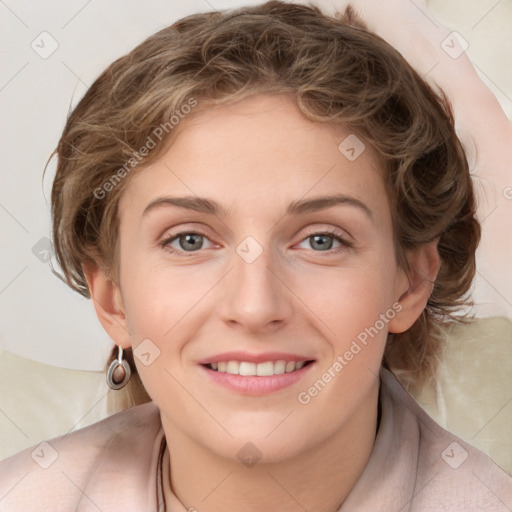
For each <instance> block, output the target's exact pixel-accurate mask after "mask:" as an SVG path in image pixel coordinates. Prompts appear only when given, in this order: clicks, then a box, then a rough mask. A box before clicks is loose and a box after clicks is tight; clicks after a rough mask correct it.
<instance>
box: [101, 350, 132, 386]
mask: <svg viewBox="0 0 512 512" xmlns="http://www.w3.org/2000/svg"><path fill="white" fill-rule="evenodd" d="M131 374H132V371H131V370H130V365H129V364H128V361H126V359H123V347H121V345H119V354H118V356H117V359H114V360H113V361H112V362H111V363H110V366H109V367H108V370H107V384H108V387H109V388H110V389H121V388H122V387H124V386H126V384H127V383H128V381H129V380H130V377H131Z"/></svg>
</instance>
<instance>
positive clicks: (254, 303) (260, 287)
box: [219, 246, 293, 334]
mask: <svg viewBox="0 0 512 512" xmlns="http://www.w3.org/2000/svg"><path fill="white" fill-rule="evenodd" d="M246 247H247V246H246ZM262 248H263V247H262ZM254 250H255V248H254V247H251V251H254ZM258 252H259V250H258ZM253 256H254V255H253ZM251 259H252V258H250V257H249V258H247V257H246V256H245V254H244V252H243V248H239V251H238V252H234V254H233V259H232V262H233V265H232V270H231V272H229V274H228V275H227V276H226V279H225V280H224V285H223V287H222V290H221V298H220V307H219V311H220V316H221V319H222V320H223V321H224V322H226V323H227V324H229V325H230V326H231V327H236V328H238V329H239V330H245V331H247V332H251V333H253V334H257V333H260V334H265V333H270V332H273V331H275V330H276V329H279V328H280V327H282V326H284V325H285V324H287V323H288V322H289V320H290V318H291V316H292V312H293V304H292V298H293V293H292V291H291V290H290V288H289V287H288V286H287V284H286V278H285V276H284V272H283V271H280V269H281V268H282V265H280V264H279V262H278V256H277V255H273V254H272V252H271V250H270V249H267V248H266V247H265V248H263V252H261V254H259V255H258V256H257V257H256V258H255V259H254V260H253V261H251Z"/></svg>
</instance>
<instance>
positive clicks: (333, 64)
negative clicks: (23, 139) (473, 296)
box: [50, 0, 481, 403]
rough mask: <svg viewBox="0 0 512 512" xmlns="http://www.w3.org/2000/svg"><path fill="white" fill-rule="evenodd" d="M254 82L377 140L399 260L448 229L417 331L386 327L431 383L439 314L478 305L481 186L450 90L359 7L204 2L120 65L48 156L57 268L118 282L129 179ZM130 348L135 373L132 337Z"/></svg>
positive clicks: (75, 280)
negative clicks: (474, 288)
mask: <svg viewBox="0 0 512 512" xmlns="http://www.w3.org/2000/svg"><path fill="white" fill-rule="evenodd" d="M257 93H265V94H286V95H288V96H290V97H291V98H293V99H294V100H295V102H296V104H297V107H298V108H299V110H300V112H301V113H302V114H303V115H304V116H305V117H306V118H307V119H309V120H311V121H314V122H319V123H328V124H330V125H332V126H336V125H338V126H345V127H349V128H350V129H351V130H352V131H353V132H354V133H357V134H358V136H360V137H362V138H363V139H364V140H365V141H366V143H368V144H370V145H371V146H372V147H373V148H374V149H375V150H376V151H377V153H378V155H379V156H380V157H381V159H382V162H383V163H384V166H385V171H386V178H385V179H386V186H387V189H388V193H389V198H390V203H391V210H392V211H391V216H392V222H393V236H394V245H395V253H396V258H397V263H398V265H399V266H400V267H402V268H404V269H406V270H407V271H409V269H408V266H407V259H406V254H407V251H408V250H412V249H414V248H416V247H419V246H421V245H422V244H425V243H428V242H431V241H433V240H436V239H437V240H438V252H439V255H440V259H441V267H440V271H439V273H438V275H437V278H436V280H435V283H434V286H433V291H432V294H431V296H430V298H429V299H428V303H427V307H426V308H425V309H424V311H423V312H422V313H421V315H420V316H419V318H418V319H417V321H416V322H415V323H414V325H412V327H411V328H410V329H408V330H407V331H406V332H403V333H400V334H389V335H388V340H387V345H386V349H385V355H384V360H383V364H384V365H385V366H387V367H388V368H391V369H392V370H393V371H394V372H395V374H397V375H400V376H401V378H402V379H403V381H404V382H405V384H406V385H409V386H410V387H413V386H417V385H418V386H419V385H422V384H423V383H425V382H426V381H427V380H429V379H430V378H432V377H433V376H434V375H435V371H436V367H437V361H438V359H439V351H440V348H441V346H442V341H443V330H442V326H443V325H446V324H449V323H453V322H464V321H466V319H467V318H468V314H467V313H466V314H465V315H461V314H460V311H461V309H463V307H464V306H468V305H471V304H472V303H471V301H470V299H469V297H468V291H469V288H470V286H471V282H472V280H473V277H474V274H475V251H476V248H477V246H478V243H479V240H480V229H481V228H480V224H479V223H478V221H477V220H476V216H475V214H476V204H475V197H474V191H473V185H472V181H471V176H470V173H469V167H468V162H467V159H466V155H465V153H464V150H463V147H462V145H461V142H460V141H459V139H458V137H457V135H456V133H455V128H454V118H453V113H452V110H451V106H450V103H449V101H448V100H447V98H446V97H445V95H444V93H443V92H442V91H440V90H437V91H435V90H433V89H432V88H431V87H430V86H429V85H428V84H427V83H426V82H425V81H424V80H423V79H422V78H421V77H420V76H419V75H418V74H417V73H416V72H415V71H414V70H413V68H412V67H411V66H410V65H409V64H408V63H407V62H406V60H405V59H404V58H403V57H402V56H401V54H400V53H399V52H398V51H397V50H395V49H394V48H393V47H391V46H390V45H389V44H388V43H387V42H385V41H384V40H383V39H382V38H380V37H379V36H377V35H376V34H373V33H372V32H370V31H369V30H368V29H367V27H366V26H365V25H364V23H363V22H362V21H361V20H360V19H358V17H357V16H356V14H355V12H354V10H353V9H352V8H351V7H349V8H347V9H346V10H345V11H344V12H343V13H340V12H339V13H336V15H335V17H329V16H325V15H323V14H322V12H321V11H320V10H319V9H318V8H317V7H314V6H306V5H297V4H293V3H283V2H281V1H276V0H273V1H269V2H266V3H264V4H261V5H257V6H250V7H243V8H238V9H229V10H225V11H217V12H207V13H198V14H194V15H190V16H187V17H185V18H183V19H180V20H178V21H177V22H175V23H174V24H172V25H171V26H169V27H167V28H164V29H163V30H160V31H159V32H157V33H156V34H154V35H152V36H151V37H149V38H148V39H146V40H145V41H143V42H142V43H141V44H140V45H139V46H137V47H136V48H134V49H133V50H132V51H131V52H129V53H128V54H127V55H125V56H123V57H121V58H119V59H117V60H116V61H114V62H113V63H112V64H111V65H109V66H108V67H107V68H106V69H105V71H103V73H101V75H100V76H99V77H98V78H97V79H96V80H95V82H94V83H93V84H92V86H91V87H90V88H89V89H88V91H87V92H86V94H85V95H84V96H83V98H82V99H81V101H80V102H79V103H78V104H77V106H76V107H75V108H74V110H73V111H72V112H71V113H70V115H69V116H68V119H67V122H66V125H65V127H64V130H63V132H62V136H61V138H60V140H59V142H58V146H57V148H56V150H55V151H54V152H53V153H52V155H51V156H50V159H51V158H52V157H53V156H54V155H55V154H56V155H57V157H58V162H57V171H56V176H55V179H54V182H53V188H52V196H51V199H52V222H53V232H52V234H53V243H54V246H55V253H56V258H57V262H58V264H59V265H60V267H61V269H62V272H63V276H60V275H59V274H57V275H59V277H60V278H61V279H63V280H64V281H65V282H66V283H67V284H68V285H69V286H70V287H71V288H72V289H74V290H76V291H77V292H78V293H80V294H81V295H83V296H85V297H88V298H89V297H90V295H89V290H88V287H87V282H86V279H85V275H84V271H83V267H82V264H83V263H87V262H93V263H96V264H99V265H101V266H102V268H103V269H104V270H105V272H106V273H107V275H108V276H109V277H110V278H111V279H112V280H113V281H114V282H116V283H117V282H118V265H119V257H120V255H119V238H118V223H119V219H118V213H117V212H118V202H119V199H120V197H121V195H122V194H123V191H124V189H125V187H126V185H127V183H128V182H129V180H130V178H131V177H133V176H134V175H135V174H136V173H138V172H141V171H142V170H143V169H144V167H145V166H146V165H148V164H150V163H151V162H153V161H154V160H156V159H157V158H158V157H159V156H160V155H161V154H162V152H163V151H164V149H165V148H167V147H168V146H169V142H170V141H171V140H172V135H173V131H172V130H173V127H174V126H175V125H176V124H177V122H180V120H181V119H182V118H184V117H185V116H186V114H187V113H188V112H190V110H191V109H192V108H194V112H198V111H200V110H204V109H209V108H212V107H215V106H218V105H224V104H230V103H234V102H236V101H238V100H241V99H243V98H245V97H248V96H250V95H253V94H257ZM187 105H188V107H186V106H187ZM194 112H193V113H194ZM193 113H192V115H193ZM176 120H177V121H176ZM184 125H185V126H186V122H185V123H184ZM181 128H182V127H181V126H180V129H181ZM164 131H165V134H164ZM139 162H140V163H139ZM125 354H126V356H127V359H128V361H129V362H130V365H131V367H132V371H133V372H136V368H135V365H134V363H133V354H132V353H131V350H125ZM113 358H114V355H113V356H112V359H113ZM141 386H142V384H141V382H140V379H137V378H132V390H131V391H130V393H131V392H132V391H134V390H135V391H136V390H139V391H140V393H142V395H139V398H137V399H134V400H135V402H137V401H139V402H140V401H148V400H150V397H149V396H148V395H147V394H145V392H144V390H143V389H142V390H141V389H140V388H141ZM142 388H143V387H142ZM125 389H126V388H125ZM132 403H133V400H132Z"/></svg>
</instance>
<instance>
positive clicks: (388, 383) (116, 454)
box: [0, 368, 512, 512]
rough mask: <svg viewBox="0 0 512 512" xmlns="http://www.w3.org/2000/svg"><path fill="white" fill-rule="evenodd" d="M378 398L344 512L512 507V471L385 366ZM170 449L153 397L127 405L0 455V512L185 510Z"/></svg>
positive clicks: (500, 508)
mask: <svg viewBox="0 0 512 512" xmlns="http://www.w3.org/2000/svg"><path fill="white" fill-rule="evenodd" d="M379 400H380V403H381V411H382V415H381V421H380V425H379V430H378V433H377V437H376V439H375V444H374V447H373V450H372V453H371V456H370V459H369V460H368V463H367V465H366V468H365V469H364V471H363V473H362V475H361V477H360V478H359V480H358V481H357V483H356V485H355V486H354V488H353V489H352V491H351V493H350V494H349V496H348V497H347V499H346V500H345V502H344V504H343V506H342V507H341V508H340V509H339V512H359V511H361V512H363V511H364V512H368V511H371V512H380V511H382V512H392V511H397V512H398V511H401V512H406V511H410V512H425V511H436V512H437V511H442V510H449V511H451V512H453V511H461V512H462V511H464V512H471V511H474V512H476V511H482V510H484V511H490V510H492V511H503V512H505V511H507V512H510V511H511V510H512V478H511V477H510V476H508V475H507V474H506V473H505V472H504V471H503V470H501V469H500V468H499V467H498V466H497V465H496V464H495V463H494V462H493V461H492V460H491V459H490V458H489V457H488V456H487V455H485V454H484V453H483V452H481V451H479V450H478V449H476V448H474V447H472V446H471V445H469V444H468V443H466V442H464V441H462V440H461V439H459V438H458V437H456V436H454V435H453V434H451V433H449V432H447V431H446V430H444V429H443V428H441V427H440V426H439V425H437V424H436V423H435V422H434V421H433V420H432V419H431V418H430V417H429V416H428V415H427V414H426V413H425V412H424V411H423V410H422V409H421V408H420V406H419V405H418V404H417V403H416V402H415V401H414V400H413V399H412V398H411V397H410V396H409V394H408V393H407V392H406V391H405V390H404V389H403V387H402V386H401V385H400V383H399V382H398V381H397V380H396V378H395V377H394V376H393V374H392V373H391V372H389V371H388V370H386V369H384V368H383V369H382V370H381V388H380V396H379ZM165 447H166V442H165V436H164V432H163V429H162V425H161V422H160V413H159V410H158V408H157V407H156V406H155V404H154V403H153V402H149V403H147V404H144V405H139V406H136V407H132V408H130V409H127V410H124V411H122V412H119V413H117V414H114V415H112V416H110V417H108V418H106V419H104V420H102V421H99V422H97V423H94V424H93V425H90V426H88V427H85V428H82V429H80V430H77V431H75V432H72V433H69V434H66V435H64V436H61V437H58V438H55V439H52V440H50V441H49V442H44V443H41V444H39V445H37V446H33V447H31V448H27V449H26V450H23V451H22V452H20V453H17V454H15V455H13V456H11V457H8V458H7V459H5V460H3V461H1V462H0V511H1V512H15V511H24V512H25V511H29V510H30V511H34V510H37V511H38V512H46V511H47V512H50V511H51V512H69V511H71V510H73V511H76V512H85V511H87V512H92V511H95V512H97V511H98V510H100V511H102V512H110V511H111V512H113V511H116V512H117V511H120V510H122V511H123V512H130V511H133V512H141V511H144V512H146V511H148V512H149V511H150V512H162V511H164V510H166V511H167V512H186V511H187V508H186V507H185V506H184V505H183V504H182V503H180V501H179V500H178V498H177V497H176V496H175V495H174V494H173V493H172V491H171V490H170V488H169V486H167V487H166V488H165V490H164V486H162V473H163V474H164V475H165V476H167V475H168V473H167V471H168V467H167V466H165V467H164V469H165V470H164V471H163V470H162V459H163V457H164V453H165ZM164 495H165V498H164Z"/></svg>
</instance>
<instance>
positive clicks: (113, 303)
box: [84, 95, 439, 512]
mask: <svg viewBox="0 0 512 512" xmlns="http://www.w3.org/2000/svg"><path fill="white" fill-rule="evenodd" d="M350 133H351V132H350V130H348V129H347V128H345V127H337V128H336V129H335V128H334V127H331V126H328V125H326V124H321V123H313V122H311V121H309V120H307V119H305V118H304V117H303V116H302V115H301V114H300V112H299V111H298V109H297V108H296V106H295V105H294V104H293V102H292V101H291V100H290V99H289V98H288V97H286V96H279V97H278V96H269V95H257V96H252V97H249V98H246V99H244V100H242V101H240V102H238V103H235V104H232V105H229V106H222V107H218V108H216V109H209V110H205V111H200V112H196V113H193V114H191V115H189V116H188V117H187V118H186V119H185V121H182V123H181V124H180V125H179V131H177V132H176V134H175V135H177V136H175V138H174V139H173V141H172V144H170V145H169V148H168V149H167V150H166V152H165V154H163V156H161V157H160V158H159V159H158V160H157V161H155V162H154V163H152V164H151V165H149V166H148V167H146V168H145V169H143V171H142V172H140V173H139V174H137V175H135V176H133V177H132V178H131V181H130V182H129V184H128V185H127V188H126V190H125V191H124V193H123V196H122V198H121V201H120V204H119V218H120V231H119V233H120V272H119V283H114V282H112V281H110V280H109V279H108V278H107V277H106V276H105V274H104V273H103V271H102V270H101V266H100V265H98V266H95V265H88V266H84V270H85V271H86V276H87V281H88V284H89V288H90V290H91V298H92V300H93V303H94V306H95V308H96V312H97V314H98V317H99V319H100V321H101V322H102V324H103V326H104V328H105V329H106V331H107V332H108V334H109V335H110V337H111V338H112V339H113V340H114V341H115V343H116V344H118V345H121V346H123V347H124V348H127V347H130V346H131V347H133V348H134V350H135V352H136V348H137V347H138V345H139V344H140V343H141V342H142V340H144V339H150V340H151V343H152V344H154V345H153V346H156V347H158V350H159V351H160V355H159V357H157V358H156V359H155V360H154V361H153V362H152V363H151V364H149V365H147V366H146V365H144V364H142V363H141V361H140V360H138V359H137V358H136V364H137V369H138V371H139V373H140V376H141V379H142V382H143V383H144V386H145V387H146V390H147V391H148V393H149V394H150V396H151V397H152V399H153V400H154V402H155V403H156V405H157V406H158V407H159V409H160V412H161V417H162V424H163V428H164V431H165V435H166V439H167V442H168V447H169V452H170V475H171V477H170V482H169V485H170V487H171V488H172V490H173V492H174V493H175V494H176V495H177V497H178V498H179V499H180V501H181V502H182V503H183V504H184V505H185V507H195V508H196V509H198V510H201V511H207V512H208V511H217V512H220V511H224V510H226V511H227V510H230V511H231V510H242V509H243V510H246V511H261V510H273V509H275V507H276V504H278V505H279V510H280V511H296V510H297V511H298V510H301V511H302V510H303V509H304V508H305V509H307V510H309V511H320V510H322V511H335V510H337V509H338V508H339V507H340V506H341V504H342V503H343V501H344V499H345V498H346V496H347V495H348V493H349V492H350V490H351V489H352V487H353V486H354V484H355V482H356V481H357V478H358V477H359V476H360V474H361V472H362V471H363V469H364V466H365V465H366V463H367V461H368V458H369V456H370V453H371V450H372V446H373V443H374V439H375V434H376V429H377V411H378V407H377V404H378V391H379V379H378V373H379V368H380V364H381V359H382V354H383V351H384V347H385V342H386V336H387V333H388V330H389V331H390V332H402V331H404V330H406V329H408V328H409V327H410V326H411V325H412V324H413V323H414V321H415V320H416V318H417V317H418V316H419V315H420V313H421V311H422V310H423V309H424V307H425V305H426V302H427V299H428V297H429V294H430V291H431V288H432V285H431V282H432V281H434V279H435V276H436V275H437V271H438V269H439V256H438V253H437V248H436V244H435V243H431V244H428V245H425V246H423V247H421V248H419V249H417V250H416V251H415V252H414V253H410V254H408V259H409V263H410V265H411V267H412V268H413V272H412V273H411V275H406V273H405V272H404V271H403V270H401V269H400V268H398V267H397V264H396V255H395V253H394V247H393V243H392V240H393V238H392V233H393V231H392V224H391V212H390V206H389V201H388V197H387V195H386V190H385V187H384V181H383V170H382V166H381V162H380V160H379V158H378V156H377V155H376V154H375V152H374V151H373V150H372V148H371V147H369V145H366V150H365V151H363V153H362V154H361V155H360V156H359V157H358V158H357V159H356V160H355V161H349V160H348V159H347V158H346V157H345V156H344V155H343V154H342V153H341V152H340V151H339V150H338V145H339V144H340V142H341V141H343V140H344V139H345V138H346V137H347V135H349V134H350ZM332 194H344V195H347V196H350V197H352V198H356V199H357V200H359V201H361V202H362V203H364V204H365V205H366V206H367V207H368V208H369V210H370V211H371V216H370V215H368V214H367V213H365V211H364V210H363V208H360V207H357V206H354V205H351V204H348V203H344V204H340V205H336V206H331V207H330V208H328V209H324V210H321V211H316V212H306V213H302V214H300V215H293V216H292V215H286V212H285V210H286V207H287V206H288V205H289V204H290V203H292V202H293V201H297V200H303V199H311V198H313V197H318V196H325V195H332ZM184 195H193V196H200V197H207V198H210V199H213V200H215V201H217V202H218V203H220V204H221V205H222V206H223V207H224V208H225V209H226V210H228V212H227V215H226V216H225V217H224V216H221V215H220V214H219V215H212V214H208V213H202V212H196V211H192V210H185V209H182V208H178V207H176V206H163V207H161V208H156V209H154V210H152V211H151V212H150V213H148V214H147V215H146V216H143V215H142V214H143V211H144V209H145V208H146V206H147V205H148V204H149V203H150V202H151V201H153V200H154V199H155V198H158V197H161V196H184ZM332 229H334V230H336V235H337V236H338V235H339V236H340V237H342V238H343V239H344V240H347V241H349V242H350V243H351V244H352V247H345V246H343V245H341V244H340V243H339V242H337V241H336V239H334V238H329V237H328V238H327V239H326V240H325V242H326V244H325V245H327V243H331V242H332V246H331V247H330V248H328V250H322V249H320V248H318V245H316V244H315V240H314V239H312V238H311V235H313V234H317V233H320V234H321V233H322V232H325V230H332ZM178 232H185V233H190V232H193V233H194V232H196V233H201V234H202V235H204V236H205V238H201V237H199V240H198V241H196V244H197V246H198V247H199V248H198V249H196V250H195V251H194V250H191V249H190V248H189V246H188V245H187V244H186V243H185V245H183V241H182V244H181V245H180V240H179V239H178V238H174V240H173V241H172V242H170V243H169V244H168V246H167V247H163V246H161V245H160V244H159V242H161V241H162V240H164V239H166V238H168V237H169V235H174V234H176V233H178ZM247 236H251V237H253V239H254V240H255V241H256V242H257V243H258V244H259V245H260V247H261V248H262V249H263V252H262V253H261V255H259V257H257V258H256V259H255V260H254V261H253V262H252V263H248V262H247V261H245V260H244V259H243V258H242V257H240V256H239V254H238V253H237V251H236V249H237V247H238V246H239V245H240V243H241V242H242V241H243V240H244V239H245V238H246V237H247ZM201 241H202V243H203V244H202V247H201ZM169 245H170V246H171V248H174V249H175V250H176V251H180V252H181V254H183V256H179V255H176V254H173V253H171V252H170V250H169ZM187 247H188V248H189V249H188V252H187V250H186V249H187ZM397 302H399V303H400V305H401V311H400V312H399V313H397V314H396V316H395V317H394V318H393V319H392V320H390V321H389V323H387V324H386V326H385V328H384V329H382V330H381V331H380V332H379V334H378V335H377V336H375V337H374V338H373V339H372V340H371V342H370V343H368V344H367V346H366V347H364V349H363V350H361V351H360V352H359V353H358V354H357V356H355V357H354V358H353V359H352V360H351V361H350V362H349V363H348V364H347V365H346V366H345V367H344V368H343V370H342V371H341V372H339V373H337V374H336V377H335V378H333V379H332V380H331V382H329V384H328V385H327V386H326V387H325V388H324V389H323V390H322V391H321V392H320V393H318V395H317V396H315V397H313V398H312V399H311V401H310V402H309V403H308V404H307V405H302V404H301V403H299V401H298V399H297V397H298V394H299V393H300V392H301V391H305V390H306V391H307V389H308V388H309V387H310V386H311V385H312V384H313V383H314V382H315V381H317V380H318V379H319V378H320V377H321V376H322V374H323V373H324V372H325V371H326V370H327V369H328V368H329V367H331V366H332V364H333V362H334V361H335V360H336V357H337V356H338V355H340V354H343V353H344V352H345V351H346V350H347V349H348V348H349V347H350V344H351V342H352V341H353V340H354V339H356V337H357V335H358V334H359V333H361V332H362V331H364V329H365V328H367V327H370V326H373V325H374V324H375V322H376V321H377V320H378V319H379V315H381V314H382V313H385V312H386V311H388V310H390V309H392V305H393V304H395V303H397ZM229 350H247V351H249V352H252V353H261V352H265V351H283V352H290V353H295V354H300V355H305V356H307V358H308V359H314V360H315V363H314V364H313V366H312V367H311V368H310V370H309V372H308V373H307V375H306V376H305V377H304V378H303V379H301V380H300V381H299V382H297V383H295V384H293V385H292V386H289V387H287V388H284V389H282V390H280V391H277V392H275V393H273V394H271V395H267V396H248V395H241V394H238V393H235V392H234V391H231V390H228V389H225V388H222V387H220V386H219V385H217V384H214V383H212V382H211V381H210V380H209V379H207V378H206V377H205V376H204V375H203V373H202V372H201V371H199V367H198V364H197V362H198V360H200V359H202V358H204V357H206V356H212V355H214V354H218V353H221V352H225V351H229ZM249 441H250V442H251V443H253V444H254V445H255V446H256V447H257V449H258V450H259V452H260V453H261V459H260V460H259V462H258V463H257V464H256V465H254V466H252V467H246V466H245V465H243V464H242V463H241V462H240V460H239V459H238V457H237V452H238V451H239V450H240V449H241V448H242V447H243V446H244V445H245V444H246V443H247V442H249ZM166 460H167V462H168V461H169V458H167V459H166ZM221 482H222V483H221ZM212 490H213V491H212Z"/></svg>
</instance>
